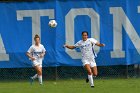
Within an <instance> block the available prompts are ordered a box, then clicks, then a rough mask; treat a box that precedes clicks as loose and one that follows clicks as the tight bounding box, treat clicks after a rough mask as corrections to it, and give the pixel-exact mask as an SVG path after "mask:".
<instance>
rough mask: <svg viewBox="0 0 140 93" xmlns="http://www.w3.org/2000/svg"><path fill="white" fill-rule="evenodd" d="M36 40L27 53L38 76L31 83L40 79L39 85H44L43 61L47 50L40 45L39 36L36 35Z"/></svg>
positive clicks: (32, 78) (31, 79)
mask: <svg viewBox="0 0 140 93" xmlns="http://www.w3.org/2000/svg"><path fill="white" fill-rule="evenodd" d="M34 40H35V44H33V45H32V46H31V47H30V48H29V49H28V51H27V53H26V54H27V56H28V57H29V59H30V60H31V61H32V66H33V67H34V68H35V70H36V71H37V74H35V75H34V76H33V77H31V78H30V82H31V84H32V82H33V80H34V79H36V78H38V80H39V84H40V85H42V60H43V58H44V55H45V52H46V50H45V48H44V46H43V45H42V44H40V37H39V36H38V35H35V37H34Z"/></svg>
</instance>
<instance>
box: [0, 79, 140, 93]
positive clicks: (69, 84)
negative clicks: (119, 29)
mask: <svg viewBox="0 0 140 93" xmlns="http://www.w3.org/2000/svg"><path fill="white" fill-rule="evenodd" d="M0 93H140V79H97V80H95V88H90V86H89V84H87V83H85V81H84V80H58V81H56V82H55V81H44V84H43V85H42V86H40V85H39V84H38V82H37V81H35V82H34V84H33V85H30V83H29V82H28V81H10V82H8V81H1V82H0Z"/></svg>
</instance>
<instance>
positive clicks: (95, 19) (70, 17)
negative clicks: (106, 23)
mask: <svg viewBox="0 0 140 93" xmlns="http://www.w3.org/2000/svg"><path fill="white" fill-rule="evenodd" d="M78 15H87V16H89V17H90V19H91V37H94V38H96V39H97V40H98V41H100V25H99V24H100V23H99V22H100V17H99V15H98V13H96V12H95V11H94V10H93V8H78V9H71V10H70V11H69V12H68V14H67V15H66V17H65V26H66V27H65V28H66V30H65V31H66V32H65V33H66V43H68V44H70V45H73V44H74V43H75V39H74V32H75V31H74V19H75V18H76V17H77V16H78ZM80 35H81V34H80ZM95 50H96V52H97V53H98V52H99V50H100V47H95ZM66 53H67V54H68V55H69V56H71V57H72V58H73V59H80V58H81V54H80V53H79V52H77V51H76V50H69V49H66Z"/></svg>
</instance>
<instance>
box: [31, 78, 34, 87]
mask: <svg viewBox="0 0 140 93" xmlns="http://www.w3.org/2000/svg"><path fill="white" fill-rule="evenodd" d="M33 81H34V80H33V79H32V77H30V84H31V85H32V84H33Z"/></svg>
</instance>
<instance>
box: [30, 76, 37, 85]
mask: <svg viewBox="0 0 140 93" xmlns="http://www.w3.org/2000/svg"><path fill="white" fill-rule="evenodd" d="M37 77H38V75H37V74H35V75H34V76H32V77H30V84H31V85H32V83H33V81H34V80H35V79H36V78H37Z"/></svg>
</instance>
